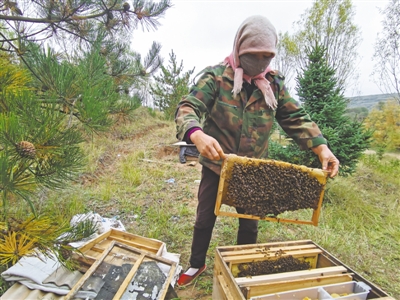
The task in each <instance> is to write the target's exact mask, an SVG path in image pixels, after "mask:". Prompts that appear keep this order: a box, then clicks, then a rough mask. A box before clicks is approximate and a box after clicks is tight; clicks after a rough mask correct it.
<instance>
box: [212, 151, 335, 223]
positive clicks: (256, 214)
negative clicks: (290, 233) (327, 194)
mask: <svg viewBox="0 0 400 300" xmlns="http://www.w3.org/2000/svg"><path fill="white" fill-rule="evenodd" d="M327 175H328V173H327V172H326V171H323V170H321V169H315V168H308V167H306V166H301V165H295V164H290V163H287V162H282V161H276V160H266V159H255V158H247V157H241V156H237V155H232V154H230V155H228V156H227V158H226V159H225V160H224V162H223V164H222V169H221V175H220V181H219V186H218V194H217V200H216V205H215V214H216V215H217V216H218V215H224V216H231V217H238V218H246V219H255V220H266V221H272V222H286V223H296V224H309V225H314V226H318V219H319V215H320V210H321V206H322V201H323V198H324V190H325V185H326V181H327ZM222 204H225V205H228V206H231V207H235V208H238V207H239V208H240V210H241V212H242V213H234V212H228V211H223V210H221V206H222ZM307 208H309V209H312V210H313V213H312V217H311V220H301V219H299V218H293V219H288V218H282V217H279V215H280V214H281V213H283V212H285V211H296V210H299V209H307Z"/></svg>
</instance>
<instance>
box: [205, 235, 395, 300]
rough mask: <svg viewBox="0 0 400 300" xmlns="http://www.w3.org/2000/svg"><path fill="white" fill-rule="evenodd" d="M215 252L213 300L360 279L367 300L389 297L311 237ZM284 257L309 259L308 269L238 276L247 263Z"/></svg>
mask: <svg viewBox="0 0 400 300" xmlns="http://www.w3.org/2000/svg"><path fill="white" fill-rule="evenodd" d="M215 251H216V252H215V261H214V274H213V294H212V299H215V300H236V299H238V300H246V299H252V297H254V299H256V298H255V297H260V298H262V297H261V296H263V295H268V294H274V293H281V292H288V291H294V290H298V289H305V288H312V287H323V286H329V285H334V284H340V283H349V282H352V281H355V282H363V283H365V284H367V285H368V286H369V287H370V288H371V289H370V291H369V293H368V296H367V299H381V300H383V299H393V298H390V297H389V295H388V294H386V293H385V292H384V291H382V290H381V289H380V288H379V287H377V286H375V285H374V284H372V283H371V282H369V281H367V280H366V279H364V278H363V277H361V276H360V275H358V274H357V273H356V272H354V271H353V270H351V269H350V268H349V267H347V266H346V265H344V264H343V263H341V262H340V261H339V260H337V259H336V258H335V257H333V256H332V255H331V254H329V253H328V252H327V251H326V250H324V249H323V248H321V247H320V246H318V245H317V244H315V243H313V242H312V241H311V240H299V241H287V242H274V243H265V244H254V245H240V246H239V245H237V246H226V247H217V248H216V250H215ZM288 256H292V257H294V258H296V259H298V260H299V261H307V262H309V264H310V268H309V269H305V270H295V271H285V272H278V273H270V274H260V275H253V276H249V275H247V276H244V277H241V275H240V274H241V273H240V272H239V271H240V270H243V269H245V270H247V269H246V266H248V265H251V264H254V263H259V262H263V263H264V262H267V261H270V262H271V263H273V262H274V261H275V262H277V261H278V259H280V258H282V257H288ZM268 299H269V298H268ZM290 299H292V298H290ZM293 299H294V298H293ZM354 299H356V298H354Z"/></svg>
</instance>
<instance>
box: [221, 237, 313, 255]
mask: <svg viewBox="0 0 400 300" xmlns="http://www.w3.org/2000/svg"><path fill="white" fill-rule="evenodd" d="M292 245H299V246H302V245H313V246H316V247H317V248H320V247H318V246H317V245H315V243H314V242H313V241H312V240H297V241H282V242H271V243H263V244H246V245H233V246H221V247H218V249H217V250H218V252H219V253H221V255H223V254H224V253H226V252H227V251H242V250H249V249H253V248H269V247H275V246H276V247H285V246H292Z"/></svg>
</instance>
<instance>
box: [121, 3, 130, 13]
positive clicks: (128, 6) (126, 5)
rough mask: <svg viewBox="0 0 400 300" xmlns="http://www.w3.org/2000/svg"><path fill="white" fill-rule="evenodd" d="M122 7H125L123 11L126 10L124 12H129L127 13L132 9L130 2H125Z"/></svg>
mask: <svg viewBox="0 0 400 300" xmlns="http://www.w3.org/2000/svg"><path fill="white" fill-rule="evenodd" d="M122 7H123V9H124V12H127V11H128V10H129V9H130V8H131V6H130V5H129V3H128V2H125V3H124V4H123V5H122Z"/></svg>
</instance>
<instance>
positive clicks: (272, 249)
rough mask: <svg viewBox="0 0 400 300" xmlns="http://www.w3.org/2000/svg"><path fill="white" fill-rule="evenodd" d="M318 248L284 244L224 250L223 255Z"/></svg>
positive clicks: (273, 253) (272, 253) (272, 252)
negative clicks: (280, 245)
mask: <svg viewBox="0 0 400 300" xmlns="http://www.w3.org/2000/svg"><path fill="white" fill-rule="evenodd" d="M310 249H318V248H317V247H316V246H315V245H296V246H283V247H254V248H251V249H244V250H235V251H226V252H222V253H221V255H222V257H227V256H234V255H249V254H260V253H263V254H271V255H275V253H276V252H277V251H283V252H289V251H300V250H310Z"/></svg>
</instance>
